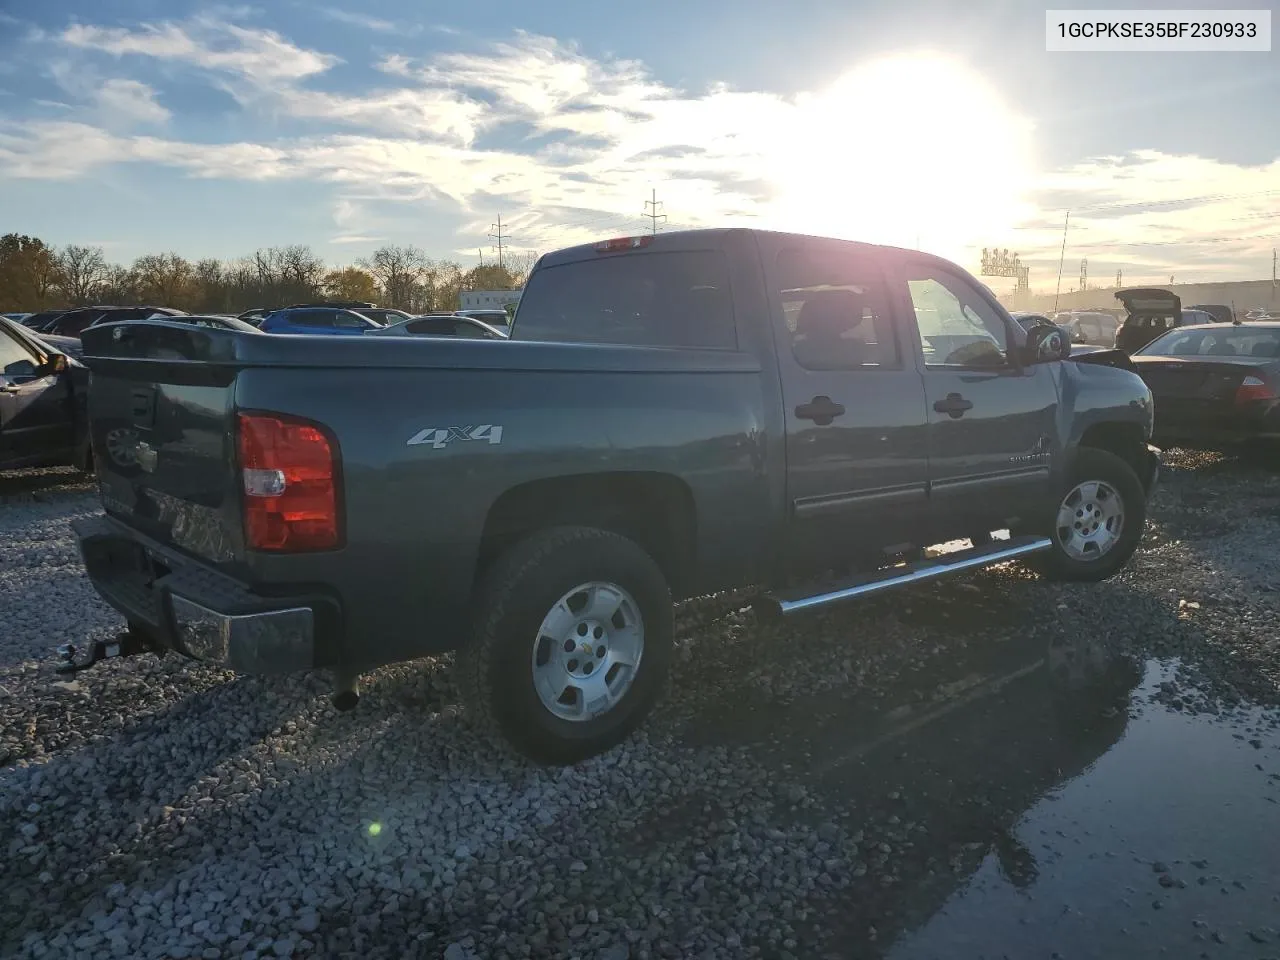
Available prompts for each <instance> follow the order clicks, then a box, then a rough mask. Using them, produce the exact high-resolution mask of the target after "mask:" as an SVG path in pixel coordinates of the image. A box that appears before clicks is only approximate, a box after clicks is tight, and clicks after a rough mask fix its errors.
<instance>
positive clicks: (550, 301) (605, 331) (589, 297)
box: [511, 250, 738, 350]
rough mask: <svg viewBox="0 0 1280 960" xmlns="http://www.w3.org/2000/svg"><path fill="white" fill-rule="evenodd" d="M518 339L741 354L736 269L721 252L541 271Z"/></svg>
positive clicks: (647, 255)
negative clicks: (732, 273)
mask: <svg viewBox="0 0 1280 960" xmlns="http://www.w3.org/2000/svg"><path fill="white" fill-rule="evenodd" d="M511 336H512V339H513V340H535V341H544V342H558V343H612V344H624V345H630V346H646V347H685V348H705V349H724V350H734V349H737V347H738V336H737V329H736V327H735V325H734V314H733V300H732V295H731V293H730V288H729V266H728V262H727V260H726V258H725V256H724V254H723V253H722V252H720V251H718V250H683V251H670V252H668V251H640V252H627V253H617V254H608V253H602V254H600V255H599V256H597V257H595V258H590V259H583V260H575V261H571V262H568V263H561V264H555V265H553V266H548V267H543V268H541V269H538V270H535V271H534V273H533V275H532V276H531V277H530V278H529V282H528V284H527V285H526V287H525V291H524V294H523V295H522V296H521V298H520V306H519V308H518V309H517V311H516V316H515V321H514V323H513V325H512V335H511Z"/></svg>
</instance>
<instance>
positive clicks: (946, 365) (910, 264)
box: [893, 256, 1061, 539]
mask: <svg viewBox="0 0 1280 960" xmlns="http://www.w3.org/2000/svg"><path fill="white" fill-rule="evenodd" d="M893 273H894V278H895V279H894V282H893V296H894V299H895V301H896V302H897V303H899V304H901V308H902V310H903V312H904V313H907V314H908V315H909V316H912V317H914V319H915V323H914V325H913V331H912V332H913V333H914V335H915V351H916V352H917V359H918V362H919V364H920V367H919V369H920V373H921V374H922V375H923V378H924V391H925V398H926V401H927V406H926V414H927V416H928V421H929V429H928V460H929V499H930V509H931V513H932V515H933V519H934V526H933V538H935V539H942V538H946V537H952V536H960V537H963V536H970V535H972V534H976V533H986V532H990V531H991V530H997V529H1002V528H1004V527H1006V526H1008V525H1009V523H1010V522H1011V521H1012V520H1014V519H1017V518H1028V517H1034V516H1035V515H1036V511H1042V510H1043V509H1044V504H1045V499H1046V497H1048V495H1049V494H1050V492H1051V475H1052V474H1051V471H1052V467H1053V466H1054V458H1055V457H1056V456H1058V455H1059V452H1060V450H1061V438H1060V437H1059V436H1058V431H1057V412H1058V383H1057V376H1056V367H1057V364H1054V363H1039V364H1034V365H1030V366H1022V365H1021V364H1020V363H1019V362H1018V360H1017V358H1016V356H1015V354H1014V350H1013V347H1014V345H1015V344H1016V343H1017V342H1019V340H1020V338H1019V337H1016V336H1015V334H1014V331H1013V324H1012V321H1011V320H1010V319H1009V318H1008V317H1007V315H1006V314H1005V312H1004V311H1003V310H1001V309H1000V308H999V307H998V306H997V305H996V304H995V303H994V302H992V300H991V299H990V298H989V297H988V296H987V295H986V294H984V293H983V292H982V290H981V289H979V287H978V285H977V284H976V283H975V282H974V281H973V280H972V279H970V278H968V277H966V276H965V275H963V273H962V272H960V271H959V270H958V269H952V268H950V267H948V266H946V265H944V264H943V263H942V262H941V261H937V260H934V259H932V258H928V259H926V258H916V257H913V256H912V257H902V258H901V259H899V260H897V262H896V264H895V266H894V269H893Z"/></svg>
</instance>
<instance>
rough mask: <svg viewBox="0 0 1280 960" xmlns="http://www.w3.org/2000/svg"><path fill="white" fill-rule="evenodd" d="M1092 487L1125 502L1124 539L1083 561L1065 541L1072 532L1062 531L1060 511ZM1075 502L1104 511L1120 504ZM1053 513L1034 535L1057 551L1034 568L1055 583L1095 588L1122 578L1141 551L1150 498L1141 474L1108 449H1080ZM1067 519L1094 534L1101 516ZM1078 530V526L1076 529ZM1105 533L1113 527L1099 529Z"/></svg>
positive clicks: (1105, 500)
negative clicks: (1121, 573) (1043, 537)
mask: <svg viewBox="0 0 1280 960" xmlns="http://www.w3.org/2000/svg"><path fill="white" fill-rule="evenodd" d="M1087 484H1101V485H1103V486H1104V487H1105V488H1106V489H1107V490H1108V491H1110V493H1111V494H1114V496H1115V498H1117V499H1118V501H1119V505H1120V508H1121V510H1122V513H1121V515H1120V519H1121V523H1120V530H1119V535H1118V537H1116V538H1115V539H1114V541H1112V542H1111V543H1110V546H1109V547H1108V548H1107V549H1106V550H1105V551H1104V552H1101V553H1099V554H1098V555H1097V556H1088V555H1086V556H1084V557H1082V556H1080V555H1079V552H1078V550H1077V551H1075V552H1073V551H1072V550H1070V549H1069V548H1068V546H1067V545H1066V542H1064V539H1063V531H1064V530H1066V531H1070V530H1071V527H1067V526H1064V527H1059V525H1058V519H1059V516H1060V511H1062V510H1063V508H1065V507H1066V505H1067V504H1066V500H1067V498H1068V497H1071V496H1073V494H1074V493H1075V492H1076V491H1078V490H1079V489H1080V488H1081V487H1082V486H1083V485H1087ZM1086 490H1087V488H1086ZM1074 502H1075V504H1076V505H1078V508H1087V506H1088V505H1089V504H1091V503H1092V504H1093V505H1094V506H1095V507H1098V506H1099V505H1101V509H1102V510H1104V511H1105V510H1108V509H1114V508H1113V507H1112V506H1110V505H1109V504H1111V503H1114V501H1113V500H1112V499H1111V496H1110V495H1108V496H1106V497H1103V496H1099V497H1097V498H1095V499H1093V500H1090V499H1088V498H1087V497H1081V498H1080V499H1077V500H1075V501H1074ZM1049 510H1050V511H1052V512H1051V514H1050V516H1049V517H1048V518H1046V520H1045V521H1044V522H1043V523H1041V524H1038V525H1037V526H1038V528H1039V529H1038V530H1037V531H1034V532H1039V533H1042V534H1044V535H1046V536H1048V537H1049V539H1050V540H1052V541H1053V546H1052V547H1051V548H1050V549H1049V550H1047V551H1045V552H1043V553H1041V554H1038V555H1036V556H1035V557H1033V558H1032V560H1031V566H1032V567H1034V568H1035V569H1036V570H1038V571H1039V572H1040V573H1041V574H1042V575H1043V576H1045V577H1047V578H1048V579H1050V580H1064V581H1079V582H1087V583H1094V582H1097V581H1100V580H1106V579H1107V578H1108V577H1111V576H1114V575H1115V574H1116V573H1118V572H1119V571H1120V569H1121V568H1122V567H1123V566H1124V565H1125V564H1126V563H1128V562H1129V558H1130V557H1131V556H1133V552H1134V551H1135V550H1136V549H1137V548H1138V542H1139V541H1140V540H1141V539H1142V531H1143V528H1144V527H1145V526H1146V520H1147V498H1146V495H1145V493H1144V492H1143V490H1142V483H1141V482H1140V481H1139V480H1138V477H1137V474H1135V473H1134V472H1133V468H1132V467H1130V466H1129V465H1128V464H1127V463H1125V462H1124V461H1123V460H1121V459H1120V458H1119V457H1117V456H1116V455H1115V454H1113V453H1108V452H1107V451H1106V450H1099V449H1096V448H1094V447H1080V448H1078V449H1077V450H1076V455H1075V459H1074V461H1073V462H1072V464H1071V467H1070V468H1069V469H1068V470H1067V475H1066V478H1065V481H1064V483H1063V484H1062V485H1061V487H1060V488H1059V491H1058V495H1057V496H1056V497H1055V498H1054V502H1053V504H1052V505H1051V506H1050V507H1049ZM1067 519H1071V520H1073V521H1075V520H1077V519H1080V520H1082V522H1083V523H1084V524H1085V527H1084V529H1085V530H1088V529H1090V524H1092V523H1094V522H1096V521H1097V518H1096V517H1094V518H1093V519H1090V516H1089V515H1088V513H1087V510H1086V515H1085V516H1084V517H1083V518H1080V517H1078V516H1077V517H1068V518H1067ZM1074 525H1075V524H1074V522H1073V524H1072V526H1074ZM1099 528H1101V529H1103V530H1105V529H1108V528H1109V525H1108V522H1107V521H1105V520H1103V521H1102V522H1101V523H1099V524H1098V527H1095V528H1094V529H1099ZM1067 536H1068V540H1069V541H1071V542H1073V543H1075V544H1076V545H1077V547H1078V545H1079V543H1080V541H1079V540H1073V539H1072V537H1071V534H1070V533H1069V532H1068V534H1067Z"/></svg>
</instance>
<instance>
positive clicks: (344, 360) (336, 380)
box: [63, 229, 1158, 763]
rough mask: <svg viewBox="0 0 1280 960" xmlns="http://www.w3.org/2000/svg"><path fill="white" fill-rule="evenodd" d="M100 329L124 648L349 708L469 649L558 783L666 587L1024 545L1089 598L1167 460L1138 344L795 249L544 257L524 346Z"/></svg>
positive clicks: (1135, 531)
mask: <svg viewBox="0 0 1280 960" xmlns="http://www.w3.org/2000/svg"><path fill="white" fill-rule="evenodd" d="M84 343H85V353H86V362H87V363H88V364H89V365H90V368H91V370H92V385H91V387H90V392H89V416H90V427H91V437H92V442H93V451H94V463H95V465H96V472H97V479H98V483H99V488H100V491H101V498H102V504H103V506H104V508H105V511H104V513H103V514H102V515H100V516H98V517H96V518H91V519H86V520H82V521H78V522H77V523H76V525H75V529H76V534H77V536H78V542H79V544H80V550H81V554H82V556H83V560H84V563H85V566H86V568H87V570H88V574H89V576H90V578H91V579H92V582H93V584H94V586H95V587H96V589H97V590H98V592H99V593H100V594H101V595H102V597H104V598H105V599H106V600H107V601H108V602H109V603H110V604H111V605H112V606H114V607H115V608H116V609H117V610H118V611H119V612H120V613H121V614H122V615H123V616H124V618H125V620H126V622H127V627H126V628H125V630H124V631H122V633H121V635H120V638H119V640H118V641H117V642H115V643H113V644H111V645H109V649H106V650H105V653H106V654H115V653H137V652H145V651H148V650H150V651H155V652H163V651H169V650H172V651H177V652H178V653H180V654H182V655H185V656H188V657H191V658H195V659H197V660H201V661H209V662H214V663H219V664H225V665H228V666H230V667H232V668H234V669H236V670H240V671H248V672H287V671H296V670H307V669H311V668H326V669H330V670H332V671H334V674H335V698H334V701H335V704H336V705H338V706H340V707H343V708H348V707H350V706H354V704H355V702H356V700H357V699H358V692H357V691H358V687H357V683H358V677H359V675H360V674H361V673H364V672H368V671H370V670H372V669H374V668H376V667H378V666H380V665H383V664H388V663H392V662H397V661H406V660H411V659H414V658H418V657H422V656H427V655H432V654H438V653H441V652H444V651H452V650H456V651H457V666H456V669H457V671H458V676H459V685H460V687H461V689H462V690H463V692H464V696H465V697H466V700H467V706H468V708H469V709H470V710H473V711H474V714H475V716H476V717H477V718H478V719H479V720H480V721H481V722H483V723H484V724H486V725H488V726H491V727H492V728H494V729H495V730H496V731H499V732H500V733H502V734H504V735H505V736H506V737H507V738H508V740H509V741H510V742H511V743H513V744H514V746H515V747H517V748H518V749H519V750H521V751H522V752H524V753H525V754H527V755H529V756H531V757H533V758H534V759H536V760H538V761H541V762H548V763H572V762H576V761H578V760H580V759H582V758H585V757H588V756H591V755H593V754H596V753H598V752H600V751H602V750H605V749H607V748H609V747H610V746H611V745H613V744H615V743H617V742H619V741H620V740H621V739H623V738H624V737H625V736H627V734H628V733H629V731H631V730H632V729H634V728H635V727H636V725H637V724H638V723H640V721H641V720H642V719H643V717H644V716H645V715H646V713H647V712H648V711H649V710H650V709H651V707H652V706H653V705H654V703H655V702H656V700H657V698H658V696H659V692H660V689H661V686H662V684H663V679H664V675H665V673H666V671H667V666H668V661H669V658H670V653H671V649H672V631H673V625H672V624H673V620H672V602H673V600H675V599H680V598H688V597H696V596H703V595H707V594H712V593H716V592H720V591H724V590H728V589H734V588H753V589H757V590H758V597H759V601H758V602H759V603H760V605H761V608H762V610H763V611H767V612H769V613H771V614H773V615H780V616H790V615H794V614H799V613H802V612H803V611H806V610H810V609H815V608H823V607H825V606H827V605H828V604H832V603H837V602H840V601H845V600H850V599H853V598H856V597H860V596H863V595H866V594H870V593H874V592H876V591H880V590H887V589H891V588H893V587H896V586H900V585H903V584H911V583H917V582H920V581H925V580H929V579H931V578H935V577H940V576H945V575H948V574H955V573H959V572H962V571H965V570H972V569H975V568H978V567H984V566H989V565H993V564H999V563H1003V562H1007V561H1010V560H1015V559H1025V560H1026V561H1027V562H1028V563H1029V564H1032V565H1034V566H1035V567H1036V568H1037V569H1039V570H1040V571H1042V572H1043V574H1044V575H1045V576H1049V577H1055V578H1064V579H1071V580H1082V581H1093V580H1101V579H1103V578H1105V577H1108V576H1111V575H1112V574H1114V573H1115V572H1116V571H1117V570H1119V569H1120V568H1121V567H1122V566H1123V565H1124V564H1125V563H1126V561H1127V560H1128V559H1129V557H1130V555H1131V554H1132V553H1133V551H1134V549H1135V547H1136V545H1137V543H1138V541H1139V538H1140V536H1141V534H1142V530H1143V525H1144V517H1145V510H1146V500H1147V496H1148V493H1149V491H1150V489H1151V487H1152V484H1153V483H1154V482H1155V479H1156V473H1157V469H1158V451H1156V450H1154V448H1152V447H1150V446H1149V445H1148V440H1149V438H1150V435H1151V429H1152V415H1153V411H1152V403H1151V394H1150V392H1149V391H1148V389H1147V388H1146V386H1145V385H1144V384H1143V382H1142V380H1141V379H1140V378H1139V377H1138V376H1137V375H1135V374H1134V373H1133V372H1132V371H1131V370H1130V369H1125V366H1126V364H1127V359H1126V358H1124V357H1123V356H1122V355H1115V354H1113V353H1112V352H1110V351H1102V352H1099V353H1096V354H1091V355H1088V356H1086V357H1081V358H1077V359H1075V360H1071V359H1069V357H1070V343H1069V342H1068V341H1067V339H1066V338H1065V337H1064V336H1063V334H1062V331H1061V329H1060V328H1058V327H1055V326H1053V325H1052V324H1049V323H1044V324H1039V325H1035V326H1033V327H1032V328H1031V329H1030V330H1027V331H1024V330H1023V329H1022V328H1021V327H1019V325H1018V324H1016V323H1015V322H1014V321H1013V320H1012V318H1011V317H1010V316H1009V314H1008V313H1007V312H1006V311H1005V310H1004V309H1003V308H1002V307H1001V306H1000V304H999V303H998V302H997V301H996V300H995V299H994V298H993V297H992V295H991V293H990V292H989V291H988V290H987V289H986V288H985V287H984V286H982V285H981V284H980V283H978V282H977V281H976V280H975V279H974V278H973V277H972V276H970V275H969V274H968V273H966V272H965V271H963V270H962V269H960V268H958V267H956V266H955V265H953V264H951V263H949V262H946V261H944V260H941V259H939V258H937V257H934V256H930V255H927V254H924V253H920V252H918V251H913V250H899V249H892V248H886V247H879V246H871V245H866V244H861V243H853V242H847V241H841V240H832V239H823V238H815V237H806V236H797V235H791V234H782V233H769V232H762V231H754V230H742V229H727V230H701V231H687V232H673V233H670V234H663V235H658V236H646V237H634V238H621V239H615V240H609V241H604V242H601V243H599V244H592V245H584V246H578V247H573V248H571V249H565V250H561V251H558V252H555V253H551V254H548V255H546V256H544V257H542V258H541V260H540V261H539V262H538V264H537V265H536V267H535V269H534V270H533V271H532V274H531V276H530V277H529V281H528V284H527V285H526V288H525V291H524V294H523V296H522V297H521V301H520V305H519V308H518V310H517V312H516V315H515V318H514V322H513V325H512V331H511V338H510V339H509V340H471V339H456V338H421V337H418V338H400V337H361V338H347V337H343V338H339V337H304V336H271V335H268V336H263V335H260V334H255V335H247V334H241V333H238V332H234V331H227V330H215V329H202V328H192V327H190V326H179V325H178V324H172V323H167V322H164V321H145V322H135V323H118V324H110V325H106V326H102V327H94V328H90V329H89V330H87V331H85V334H84ZM1006 531H1007V533H1006ZM959 538H963V539H967V540H969V541H970V542H971V543H972V544H973V545H972V546H971V547H967V548H963V549H959V550H954V551H952V552H949V553H943V554H942V555H936V556H935V555H930V554H929V553H926V548H927V547H929V546H930V545H936V544H941V543H944V542H949V541H952V540H954V539H959ZM102 653H104V651H100V650H95V651H94V656H95V658H96V657H97V656H99V655H101V654H102ZM63 655H64V659H65V660H66V661H67V662H66V663H65V664H64V665H63V669H68V670H74V669H79V668H82V667H83V666H86V665H87V663H84V662H81V661H77V660H76V653H75V651H74V650H64V651H63ZM90 662H92V661H90Z"/></svg>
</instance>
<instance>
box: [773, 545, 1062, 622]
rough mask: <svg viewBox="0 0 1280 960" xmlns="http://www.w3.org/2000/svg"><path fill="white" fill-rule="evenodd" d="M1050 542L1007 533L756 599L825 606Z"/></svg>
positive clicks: (784, 606) (780, 607) (790, 606)
mask: <svg viewBox="0 0 1280 960" xmlns="http://www.w3.org/2000/svg"><path fill="white" fill-rule="evenodd" d="M1052 546H1053V542H1052V541H1051V540H1049V538H1048V537H1011V538H1010V539H1008V540H997V541H995V542H994V543H990V544H986V545H984V546H981V547H970V548H969V549H967V550H956V551H954V552H953V553H944V554H942V555H940V556H937V557H930V558H929V559H927V560H917V561H915V562H914V563H907V564H903V565H901V566H897V567H889V568H887V569H884V570H875V571H873V572H871V573H864V574H859V575H858V576H856V577H850V578H848V579H846V580H839V581H836V582H835V583H829V584H823V585H822V586H821V587H820V588H819V592H817V593H813V592H812V590H813V589H814V586H810V587H807V588H806V587H800V588H798V589H794V590H785V591H781V592H777V593H772V594H768V595H766V596H764V597H763V598H761V600H760V601H759V602H760V603H762V604H763V605H764V612H766V613H773V614H777V615H782V616H786V615H788V614H792V613H800V612H801V611H803V610H812V609H814V608H816V607H825V606H827V605H828V604H832V603H840V602H842V601H845V600H853V599H856V598H858V597H865V596H867V595H868V594H872V593H880V592H881V591H884V590H892V589H894V588H895V587H905V586H907V585H908V584H912V583H921V582H923V581H925V580H937V579H938V578H940V577H947V576H951V575H952V574H955V573H962V572H963V571H965V570H976V569H978V568H980V567H989V566H992V565H994V564H997V563H1004V562H1005V561H1006V560H1014V559H1017V558H1018V557H1025V556H1027V555H1028V554H1032V553H1039V552H1040V551H1042V550H1048V549H1049V548H1050V547H1052ZM815 586H816V585H815Z"/></svg>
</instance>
